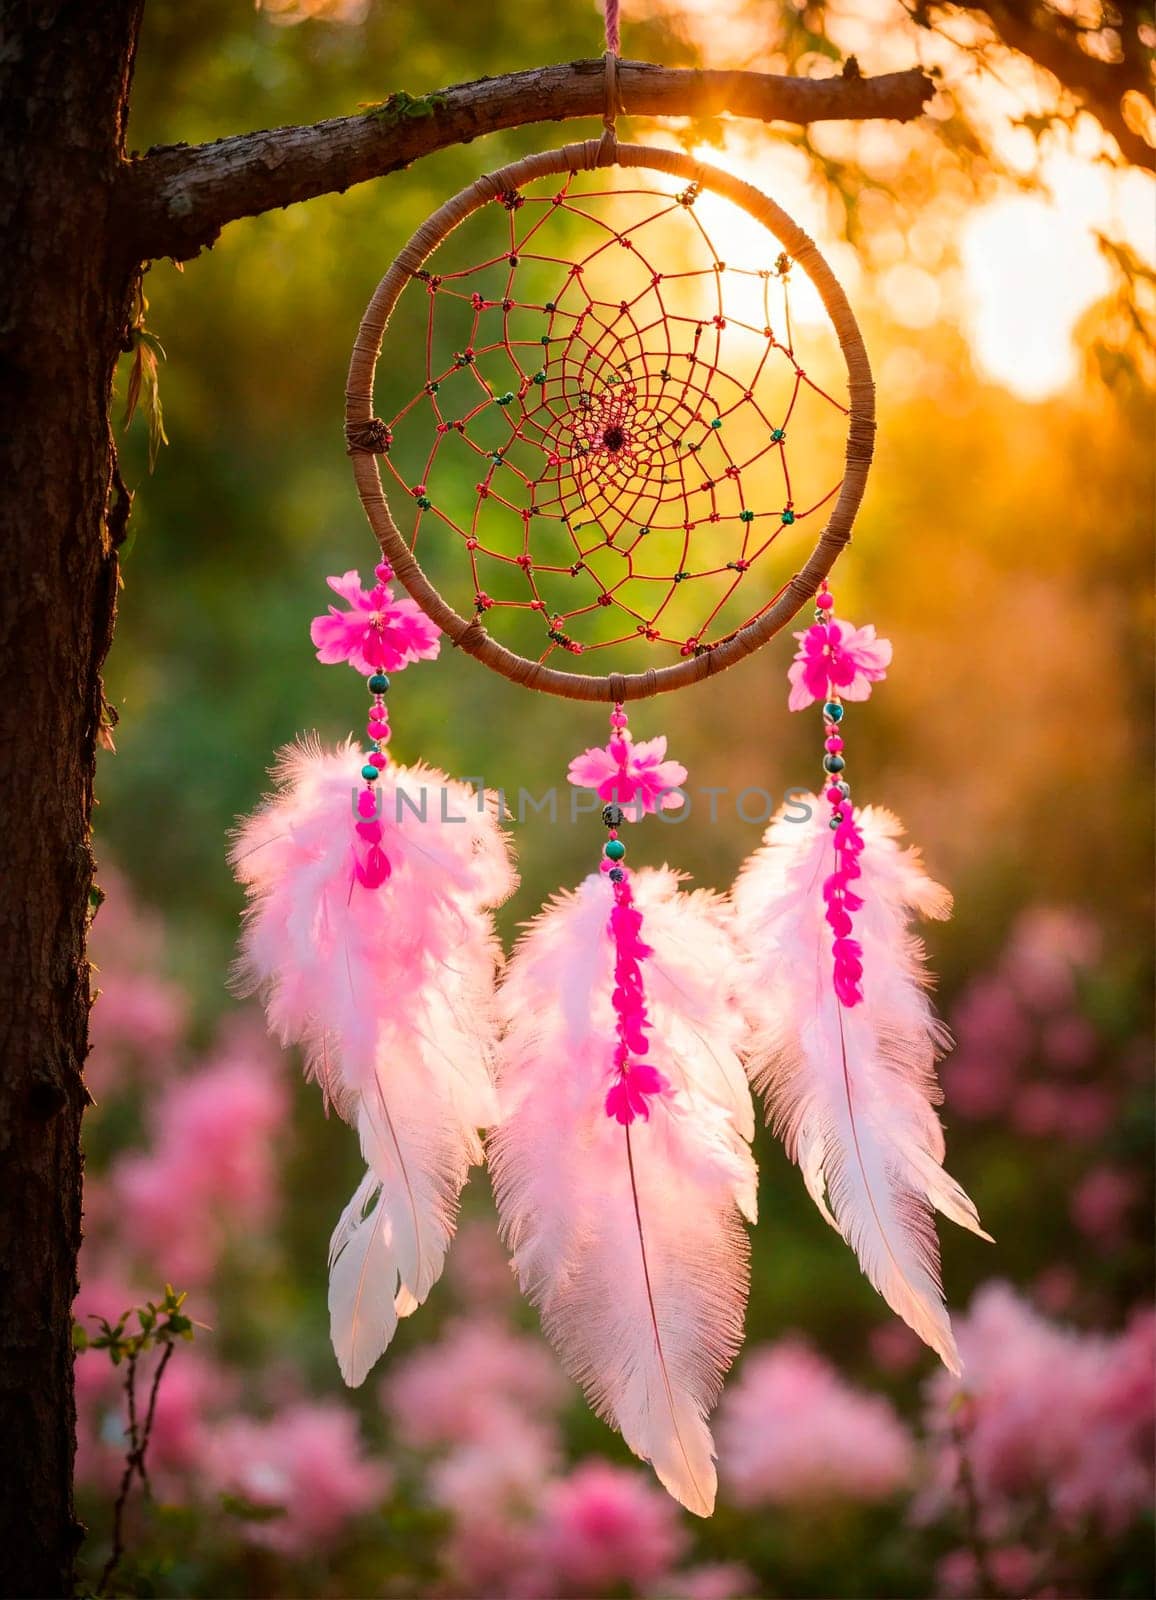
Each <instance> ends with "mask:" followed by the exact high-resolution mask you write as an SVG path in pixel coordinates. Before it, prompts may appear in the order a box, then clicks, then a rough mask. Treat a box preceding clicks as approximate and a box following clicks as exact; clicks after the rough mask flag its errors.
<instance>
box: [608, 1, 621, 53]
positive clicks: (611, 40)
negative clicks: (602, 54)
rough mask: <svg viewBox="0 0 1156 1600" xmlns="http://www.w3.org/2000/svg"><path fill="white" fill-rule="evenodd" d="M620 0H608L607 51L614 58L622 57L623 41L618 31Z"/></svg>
mask: <svg viewBox="0 0 1156 1600" xmlns="http://www.w3.org/2000/svg"><path fill="white" fill-rule="evenodd" d="M618 9H619V0H606V49H607V52H608V53H609V54H610V55H612V56H617V55H621V53H622V49H621V46H622V40H621V38H620V36H619V31H618Z"/></svg>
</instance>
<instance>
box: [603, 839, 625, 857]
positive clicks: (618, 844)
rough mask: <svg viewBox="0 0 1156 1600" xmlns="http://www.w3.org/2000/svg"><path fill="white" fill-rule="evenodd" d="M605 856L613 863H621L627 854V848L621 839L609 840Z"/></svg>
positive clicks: (604, 852)
mask: <svg viewBox="0 0 1156 1600" xmlns="http://www.w3.org/2000/svg"><path fill="white" fill-rule="evenodd" d="M603 854H604V855H605V856H608V857H609V859H610V860H611V861H621V860H622V858H623V856H624V855H625V854H626V846H625V845H624V844H623V842H622V840H621V839H608V840H607V841H606V849H605V850H604V851H603Z"/></svg>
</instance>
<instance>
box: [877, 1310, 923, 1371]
mask: <svg viewBox="0 0 1156 1600" xmlns="http://www.w3.org/2000/svg"><path fill="white" fill-rule="evenodd" d="M867 1343H868V1344H869V1345H870V1347H871V1359H872V1360H873V1361H874V1363H875V1365H876V1366H877V1367H880V1368H881V1369H882V1370H883V1371H884V1372H894V1373H900V1372H910V1371H911V1369H912V1367H914V1366H918V1364H919V1362H920V1360H921V1359H922V1357H923V1353H924V1347H923V1345H922V1344H921V1343H920V1341H919V1339H918V1338H917V1336H916V1335H915V1334H914V1333H912V1331H911V1329H910V1328H909V1327H908V1326H907V1324H906V1323H905V1322H900V1321H899V1319H898V1318H897V1317H893V1318H892V1319H891V1320H890V1321H889V1322H881V1323H879V1324H878V1326H877V1327H874V1328H872V1329H871V1332H870V1333H869V1334H868V1335H867Z"/></svg>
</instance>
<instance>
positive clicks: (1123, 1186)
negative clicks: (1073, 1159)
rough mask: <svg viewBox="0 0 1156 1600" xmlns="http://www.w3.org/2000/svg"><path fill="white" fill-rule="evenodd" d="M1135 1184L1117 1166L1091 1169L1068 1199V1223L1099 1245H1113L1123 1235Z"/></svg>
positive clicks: (1133, 1179) (1132, 1201)
mask: <svg viewBox="0 0 1156 1600" xmlns="http://www.w3.org/2000/svg"><path fill="white" fill-rule="evenodd" d="M1138 1191H1139V1185H1138V1184H1137V1181H1136V1179H1135V1177H1133V1175H1132V1174H1131V1173H1128V1172H1121V1171H1120V1169H1119V1168H1118V1167H1107V1166H1105V1167H1094V1168H1093V1169H1092V1171H1091V1172H1089V1173H1088V1174H1087V1176H1086V1177H1085V1178H1083V1179H1081V1181H1080V1183H1079V1185H1078V1187H1077V1189H1076V1192H1075V1194H1073V1196H1072V1199H1071V1205H1070V1210H1071V1214H1072V1221H1073V1222H1074V1223H1075V1224H1076V1227H1077V1228H1079V1230H1080V1232H1081V1233H1085V1234H1087V1236H1088V1238H1089V1239H1096V1240H1098V1241H1099V1242H1100V1243H1101V1244H1108V1245H1111V1244H1116V1243H1118V1242H1119V1241H1120V1240H1121V1239H1122V1237H1123V1234H1124V1224H1125V1223H1126V1221H1127V1219H1128V1213H1129V1212H1130V1211H1131V1210H1132V1207H1133V1206H1134V1205H1135V1204H1136V1201H1137V1198H1138Z"/></svg>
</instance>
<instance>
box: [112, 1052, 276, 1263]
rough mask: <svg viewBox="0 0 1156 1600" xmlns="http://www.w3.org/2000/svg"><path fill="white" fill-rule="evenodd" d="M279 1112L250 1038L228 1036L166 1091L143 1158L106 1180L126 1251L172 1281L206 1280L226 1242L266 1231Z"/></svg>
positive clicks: (128, 1160)
mask: <svg viewBox="0 0 1156 1600" xmlns="http://www.w3.org/2000/svg"><path fill="white" fill-rule="evenodd" d="M288 1109H289V1103H288V1094H287V1091H286V1088H285V1085H284V1083H283V1081H282V1080H281V1076H280V1071H279V1064H278V1063H277V1061H276V1060H275V1058H274V1056H273V1054H272V1052H271V1050H270V1048H269V1046H268V1044H267V1043H266V1041H265V1039H264V1036H263V1035H261V1036H258V1035H257V1034H256V1033H255V1032H254V1033H253V1034H252V1035H251V1036H248V1037H247V1036H245V1035H244V1034H240V1033H237V1032H234V1034H233V1035H232V1036H231V1037H230V1038H229V1040H228V1042H227V1044H226V1045H225V1047H224V1053H223V1054H222V1055H221V1056H220V1057H219V1058H218V1059H217V1060H215V1061H212V1062H210V1064H209V1065H207V1066H205V1067H202V1068H201V1069H200V1070H199V1071H195V1072H192V1073H189V1074H188V1075H186V1076H185V1077H182V1078H179V1079H176V1080H174V1081H173V1082H172V1083H170V1084H167V1085H165V1087H164V1088H163V1089H162V1090H161V1092H160V1094H159V1095H158V1097H157V1099H156V1100H155V1101H154V1102H153V1104H152V1107H151V1116H150V1122H151V1132H152V1144H151V1147H150V1149H149V1150H148V1151H147V1152H143V1153H132V1154H129V1155H125V1156H122V1157H121V1159H120V1160H119V1161H118V1162H116V1163H115V1165H114V1166H113V1168H112V1169H111V1171H110V1174H109V1184H110V1187H111V1189H112V1191H113V1193H114V1194H115V1196H116V1198H117V1200H118V1201H119V1204H120V1207H121V1215H120V1223H121V1230H122V1236H123V1239H124V1241H125V1243H126V1244H127V1245H128V1246H129V1247H130V1248H131V1249H132V1250H133V1251H134V1252H136V1253H137V1254H139V1255H141V1256H143V1257H144V1258H145V1259H146V1260H148V1261H150V1262H152V1263H155V1265H156V1268H157V1270H158V1271H159V1272H161V1273H162V1274H163V1276H164V1277H166V1278H168V1279H169V1280H171V1281H174V1282H180V1283H182V1284H190V1283H199V1282H202V1281H203V1280H204V1279H205V1278H207V1277H208V1276H209V1275H210V1274H211V1273H212V1271H213V1269H214V1267H215V1266H216V1264H217V1259H218V1256H219V1254H220V1251H221V1249H222V1247H223V1245H224V1243H225V1241H226V1240H227V1239H228V1238H230V1237H235V1238H239V1237H241V1236H242V1235H244V1234H245V1233H250V1232H252V1231H254V1230H260V1229H261V1228H262V1227H264V1226H265V1225H266V1224H267V1223H268V1220H269V1217H270V1214H271V1212H272V1208H273V1204H274V1200H275V1195H276V1191H275V1170H276V1169H275V1164H274V1148H273V1145H274V1139H275V1136H276V1135H277V1134H278V1133H279V1132H280V1131H281V1130H282V1128H283V1127H284V1125H285V1120H286V1118H287V1115H288Z"/></svg>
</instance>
